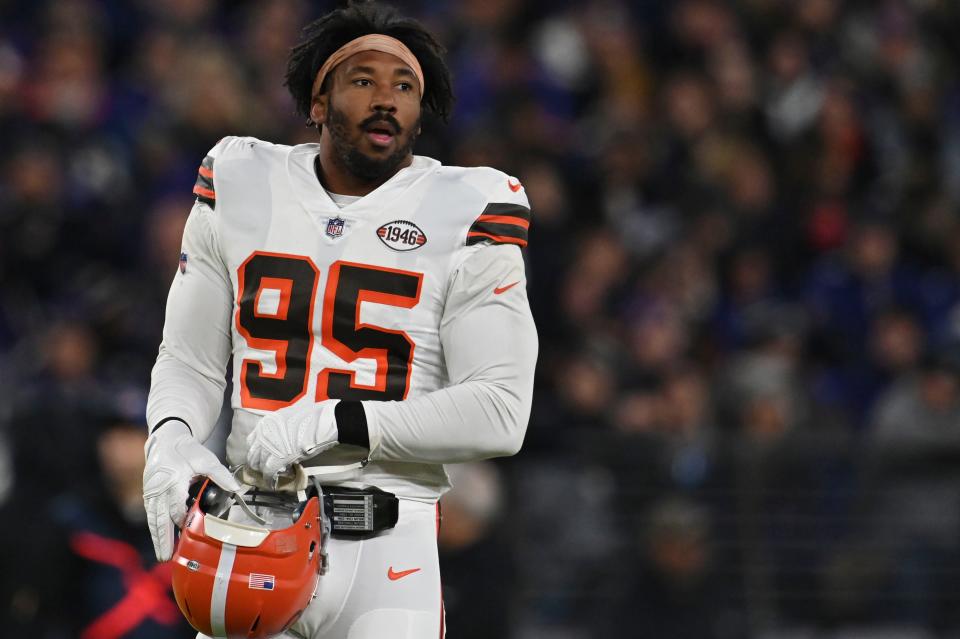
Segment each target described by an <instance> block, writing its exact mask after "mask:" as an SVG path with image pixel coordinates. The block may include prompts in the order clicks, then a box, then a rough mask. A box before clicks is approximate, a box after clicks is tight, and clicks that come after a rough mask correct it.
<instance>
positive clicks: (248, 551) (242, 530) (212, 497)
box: [173, 479, 324, 639]
mask: <svg viewBox="0 0 960 639" xmlns="http://www.w3.org/2000/svg"><path fill="white" fill-rule="evenodd" d="M231 497H232V495H231V494H227V493H224V491H222V490H220V489H219V487H217V486H216V484H213V483H212V482H211V481H210V480H209V479H207V480H206V481H204V482H203V484H202V486H201V488H200V492H199V493H198V495H197V497H196V499H195V500H194V502H193V505H192V506H191V507H190V510H189V512H188V513H187V518H186V521H185V524H184V526H183V530H182V531H181V533H180V539H179V541H178V542H177V549H176V552H175V553H174V555H173V593H174V596H175V597H176V599H177V605H179V606H180V610H181V611H182V612H183V614H184V616H185V617H186V618H187V621H189V622H190V625H192V626H193V627H194V628H196V629H197V630H199V631H200V632H202V633H203V634H205V635H208V636H210V637H228V638H229V639H234V638H239V637H271V636H273V635H277V634H280V633H281V632H283V631H284V630H286V629H287V628H289V627H290V626H291V625H292V624H293V622H295V621H296V620H297V619H298V618H299V617H300V615H301V613H303V610H304V609H305V608H306V607H307V604H309V603H310V600H311V599H312V597H313V592H314V590H315V588H316V586H317V580H318V579H319V578H320V574H321V571H322V568H323V559H322V554H323V553H322V549H323V532H322V531H323V523H324V522H323V507H322V503H323V501H322V500H323V497H322V493H321V492H320V488H319V486H318V485H314V486H312V487H311V489H310V490H308V491H307V492H306V499H305V500H303V501H301V503H300V504H299V506H298V507H297V508H296V510H295V511H294V516H293V521H294V523H293V525H292V526H290V527H288V528H283V529H279V530H270V529H269V528H266V527H258V526H251V525H248V524H240V523H236V522H231V521H227V520H226V519H221V518H220V517H218V516H217V515H219V514H221V510H229V505H230V503H232V501H231V499H230V498H231ZM238 503H239V500H238ZM248 512H249V511H248Z"/></svg>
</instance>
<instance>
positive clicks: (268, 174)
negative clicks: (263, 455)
mask: <svg viewBox="0 0 960 639" xmlns="http://www.w3.org/2000/svg"><path fill="white" fill-rule="evenodd" d="M318 152H319V145H317V144H305V145H299V146H294V147H289V146H282V145H275V144H270V143H267V142H263V141H261V140H256V139H254V138H239V137H228V138H224V139H223V140H221V141H220V142H219V143H218V144H217V145H216V146H215V147H214V148H213V149H212V150H211V151H210V154H209V155H208V156H207V158H205V159H204V162H203V164H202V165H201V167H200V170H199V176H198V179H197V185H196V187H195V189H194V193H196V194H197V197H198V201H197V204H196V205H195V206H194V209H193V211H191V215H190V218H189V219H188V222H187V227H186V229H185V231H184V241H183V248H182V254H181V258H180V269H179V272H178V273H177V274H176V276H175V279H174V282H173V285H172V287H171V291H170V296H169V299H168V304H167V316H166V323H165V327H164V339H163V343H162V344H161V348H160V355H159V357H158V359H157V364H156V366H155V367H154V371H153V382H152V386H151V392H150V401H149V406H148V420H149V423H150V424H151V425H154V424H157V423H159V422H160V421H161V420H163V419H167V418H171V417H175V418H179V419H183V420H184V421H185V422H187V424H188V425H189V426H190V427H191V429H192V430H193V432H194V434H195V435H196V436H197V437H198V438H199V439H201V440H204V439H206V437H208V436H209V433H210V431H211V429H212V428H213V425H214V422H215V420H216V415H217V413H218V410H219V405H220V398H221V397H222V393H223V388H224V386H225V370H226V365H227V363H228V361H229V359H230V358H231V357H232V360H233V397H232V406H233V410H234V416H233V423H232V428H231V433H230V436H229V438H228V441H227V458H228V462H229V463H230V464H231V465H237V464H241V463H244V461H245V458H246V438H247V435H248V434H249V433H250V432H251V430H252V429H253V428H254V427H255V426H256V423H257V420H258V419H259V417H260V415H262V414H264V413H265V412H267V411H272V410H276V409H279V408H283V407H286V406H290V405H293V404H297V403H303V402H317V401H322V400H324V399H327V398H340V399H348V400H361V401H363V402H364V410H365V412H366V415H367V421H368V425H369V429H370V435H371V445H372V450H371V451H370V460H371V463H370V464H369V465H368V466H367V467H366V468H365V469H363V470H362V471H357V472H356V473H354V474H353V475H352V476H349V477H346V478H345V481H344V482H343V483H347V484H353V485H373V486H378V487H380V488H383V489H385V490H388V491H391V492H395V493H397V494H398V495H401V496H404V497H408V498H414V499H425V500H433V499H436V498H437V497H439V495H440V494H442V492H443V491H444V490H445V489H446V487H447V485H448V484H447V479H446V475H445V473H444V471H443V467H442V464H443V463H446V462H459V461H466V460H470V459H478V458H483V457H491V456H497V455H505V454H512V453H514V452H516V450H517V449H518V448H519V446H520V444H521V443H522V439H523V434H524V432H525V429H526V423H527V419H528V417H529V410H530V401H531V395H532V386H533V369H534V366H535V360H536V352H537V339H536V331H535V328H534V325H533V320H532V317H531V315H530V309H529V304H528V302H527V298H526V280H525V276H524V268H523V258H522V255H521V252H520V248H521V247H523V246H525V245H526V239H527V230H528V228H529V223H530V210H529V204H528V203H527V199H526V195H525V193H524V190H523V188H522V186H521V185H520V183H519V182H518V181H517V180H515V179H513V178H511V177H509V176H507V175H505V174H503V173H501V172H499V171H496V170H493V169H489V168H461V167H446V166H442V165H441V164H440V163H439V162H437V161H436V160H433V159H430V158H427V157H422V156H415V157H414V160H413V163H412V164H411V165H410V166H408V167H406V168H403V169H401V170H400V171H399V172H397V174H396V175H394V176H393V177H392V178H390V179H389V180H388V181H387V182H385V183H384V184H383V185H381V186H380V187H379V188H377V189H376V190H375V191H373V192H371V193H370V194H368V195H366V196H364V197H362V198H359V199H356V200H355V201H353V202H350V203H349V204H347V205H345V206H343V207H342V208H341V207H340V206H338V205H337V204H336V202H335V201H334V200H333V199H331V197H330V195H329V194H328V193H327V192H326V191H325V190H324V188H323V186H322V185H321V183H320V181H319V180H318V178H317V173H316V170H315V159H316V157H317V155H318ZM350 448H351V447H349V446H338V447H335V448H334V449H332V450H331V451H328V452H326V453H324V454H322V455H320V456H318V457H316V458H314V459H312V460H310V461H309V465H329V464H340V463H346V462H348V461H356V459H357V457H358V451H357V450H356V449H353V450H350Z"/></svg>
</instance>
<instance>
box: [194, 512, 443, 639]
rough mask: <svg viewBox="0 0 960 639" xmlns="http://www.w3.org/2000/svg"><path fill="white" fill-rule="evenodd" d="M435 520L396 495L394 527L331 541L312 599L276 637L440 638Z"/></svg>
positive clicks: (200, 637) (200, 638) (435, 514)
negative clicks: (326, 565) (397, 509)
mask: <svg viewBox="0 0 960 639" xmlns="http://www.w3.org/2000/svg"><path fill="white" fill-rule="evenodd" d="M232 518H233V517H231V519H232ZM438 525H439V510H438V506H437V505H436V504H428V503H423V502H418V501H411V500H409V499H401V500H400V512H399V518H398V520H397V525H396V526H395V527H394V528H392V529H390V530H387V531H384V532H382V533H380V534H379V535H377V536H375V537H371V538H369V539H356V540H353V539H343V538H337V539H334V538H331V539H328V540H327V554H328V557H329V569H328V570H327V573H326V574H325V575H323V576H322V577H320V582H319V584H318V585H317V597H316V599H314V600H313V601H312V602H311V603H310V605H309V606H307V609H306V610H305V611H304V613H303V615H302V616H301V617H300V619H299V620H298V621H297V622H296V623H295V624H294V625H293V627H292V628H291V629H290V630H288V631H287V632H286V633H284V634H283V635H280V637H281V638H283V639H304V638H305V639H386V638H389V639H438V638H440V639H442V637H443V635H444V628H443V624H444V619H443V601H442V595H441V591H440V562H439V558H438V556H437V531H438ZM197 638H198V639H209V638H207V637H206V635H203V634H198V635H197Z"/></svg>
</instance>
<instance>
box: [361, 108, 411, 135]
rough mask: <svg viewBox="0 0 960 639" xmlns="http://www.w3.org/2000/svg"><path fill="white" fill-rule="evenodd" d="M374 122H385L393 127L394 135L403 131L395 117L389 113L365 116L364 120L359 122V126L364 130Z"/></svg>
mask: <svg viewBox="0 0 960 639" xmlns="http://www.w3.org/2000/svg"><path fill="white" fill-rule="evenodd" d="M376 122H386V123H387V124H389V125H390V126H391V127H393V130H394V132H395V135H400V134H401V133H403V127H402V126H400V123H399V122H397V119H396V118H394V117H393V116H392V115H390V114H389V113H374V114H373V115H371V116H370V117H369V118H367V119H366V120H364V121H363V122H361V123H360V128H361V129H364V130H366V129H367V127H369V126H370V125H371V124H374V123H376Z"/></svg>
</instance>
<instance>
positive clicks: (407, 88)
mask: <svg viewBox="0 0 960 639" xmlns="http://www.w3.org/2000/svg"><path fill="white" fill-rule="evenodd" d="M397 87H398V88H399V89H400V90H401V91H413V85H412V84H410V83H409V82H401V83H400V84H398V85H397Z"/></svg>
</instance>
